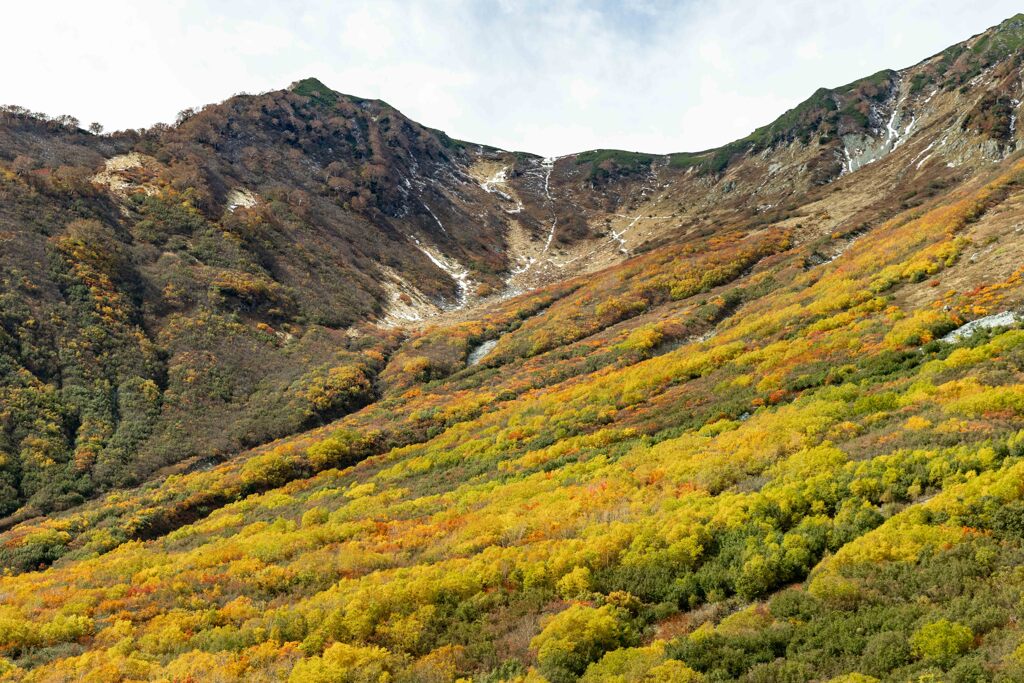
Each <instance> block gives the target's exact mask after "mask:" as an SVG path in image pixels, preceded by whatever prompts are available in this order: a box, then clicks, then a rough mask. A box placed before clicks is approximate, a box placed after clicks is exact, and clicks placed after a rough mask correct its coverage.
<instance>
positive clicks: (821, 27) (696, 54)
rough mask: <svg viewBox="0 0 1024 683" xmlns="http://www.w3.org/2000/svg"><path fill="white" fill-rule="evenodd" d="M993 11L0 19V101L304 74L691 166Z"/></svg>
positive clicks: (482, 123) (248, 13)
mask: <svg viewBox="0 0 1024 683" xmlns="http://www.w3.org/2000/svg"><path fill="white" fill-rule="evenodd" d="M1019 8H1020V6H1019V3H1014V2H1003V1H1001V0H986V2H984V3H981V2H963V0H956V1H953V0H928V1H927V2H926V1H923V0H922V1H917V0H908V1H903V2H896V1H895V0H888V1H882V0H859V1H858V2H853V3H851V2H848V1H843V2H829V1H828V0H786V1H780V2H763V1H762V2H757V1H755V0H735V1H733V2H718V1H715V0H705V1H700V0H696V1H689V2H684V1H677V2H661V1H658V0H640V1H636V2H608V1H601V0H589V1H583V0H580V1H578V2H577V1H574V0H565V1H557V0H552V1H543V0H538V1H532V0H523V1H520V2H514V1H512V0H504V1H494V2H485V1H483V0H477V1H469V0H467V1H464V2H460V1H451V2H441V1H435V2H429V3H428V2H422V3H417V2H412V1H411V0H374V1H371V2H356V1H326V0H290V1H288V2H268V1H263V2H257V1H249V2H232V1H221V2H199V1H195V0H164V1H162V2H149V1H148V0H132V1H130V2H116V1H111V2H103V1H90V2H85V1H82V0H76V1H68V2H63V1H62V2H53V1H49V2H40V1H38V0H37V1H36V2H17V3H5V6H4V8H3V12H2V15H3V27H2V28H0V38H2V41H3V45H4V53H5V54H6V58H5V64H4V67H3V69H2V70H0V102H5V103H10V104H20V105H23V106H27V107H30V108H31V109H33V110H37V111H44V112H46V113H48V114H72V115H74V116H77V117H78V118H80V119H81V120H82V121H83V124H84V123H85V122H89V121H100V122H101V123H103V124H104V125H105V126H106V127H107V129H108V130H110V129H115V128H136V127H141V126H148V125H150V124H152V123H155V122H157V121H166V122H169V121H172V120H173V119H174V116H175V114H176V113H177V112H178V111H179V110H181V109H183V108H185V107H187V106H195V105H201V104H205V103H208V102H215V101H219V100H222V99H225V98H226V97H228V96H230V95H232V94H234V93H237V92H261V91H265V90H273V89H277V88H283V87H285V86H287V85H288V84H289V83H290V82H292V81H294V80H297V79H299V78H302V77H305V76H316V77H318V78H320V79H321V80H322V81H324V82H325V83H326V84H327V85H329V86H330V87H332V88H334V89H335V90H339V91H341V92H346V93H351V94H354V95H360V96H363V97H376V98H380V99H383V100H386V101H387V102H389V103H390V104H392V105H394V106H395V107H397V108H399V109H400V110H402V111H403V112H404V113H405V114H406V115H408V116H410V117H412V118H413V119H416V120H417V121H419V122H421V123H424V124H426V125H429V126H432V127H435V128H441V129H443V130H445V131H447V132H448V133H449V134H450V135H452V136H453V137H457V138H461V139H465V140H471V141H474V142H483V143H488V144H493V145H496V146H499V147H504V148H507V149H523V150H528V151H531V152H537V153H541V154H549V155H554V154H565V153H568V152H573V151H580V150H584V149H591V148H595V147H617V148H624V149H634V150H644V151H651V152H669V151H682V150H690V151H692V150H698V149H705V148H707V147H712V146H716V145H719V144H722V143H724V142H728V141H730V140H733V139H735V138H738V137H742V136H743V135H746V134H747V133H749V132H750V131H751V130H753V129H754V128H755V127H757V126H759V125H762V124H765V123H767V122H769V121H771V120H772V119H774V118H775V117H776V116H778V115H779V114H781V113H782V112H783V111H785V110H786V109H788V108H790V107H792V106H794V105H795V104H797V103H798V102H800V101H801V100H803V99H804V98H806V97H807V96H808V95H810V94H811V93H812V92H813V91H814V90H815V89H816V88H817V87H819V86H837V85H842V84H843V83H847V82H849V81H852V80H854V79H856V78H859V77H861V76H866V75H868V74H871V73H874V72H875V71H878V70H880V69H883V68H886V67H893V68H900V67H904V66H909V65H910V64H913V63H915V62H917V61H919V60H921V59H923V58H925V57H927V56H929V55H931V54H933V53H935V52H938V51H939V50H941V49H943V48H944V47H946V46H948V45H950V44H952V43H955V42H958V41H960V40H963V39H965V38H967V37H968V36H970V35H973V34H975V33H978V32H980V31H982V30H984V29H985V28H987V27H988V26H991V25H993V24H996V23H999V21H1001V20H1002V19H1005V18H1006V17H1008V16H1010V15H1012V14H1014V13H1015V12H1016V11H1017V10H1018V9H1019Z"/></svg>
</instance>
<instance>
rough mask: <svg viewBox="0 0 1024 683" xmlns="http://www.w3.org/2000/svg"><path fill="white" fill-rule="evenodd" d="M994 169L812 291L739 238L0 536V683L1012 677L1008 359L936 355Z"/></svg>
mask: <svg viewBox="0 0 1024 683" xmlns="http://www.w3.org/2000/svg"><path fill="white" fill-rule="evenodd" d="M1022 171H1024V167H1022V166H1020V165H1014V164H1013V163H1012V162H1007V163H1006V164H1004V165H1003V166H1002V167H1001V168H1000V169H998V170H997V171H994V172H992V173H991V174H989V175H988V176H987V177H979V178H978V179H976V180H975V181H973V182H970V183H967V184H966V185H965V186H963V187H962V188H960V189H955V190H952V191H950V192H948V193H946V194H945V195H943V196H941V197H938V198H936V199H933V200H931V201H930V202H929V203H928V204H926V205H925V206H924V207H921V208H918V209H912V210H909V211H907V212H903V213H901V214H899V215H897V216H896V217H895V218H892V219H891V220H888V221H886V222H884V223H882V224H880V225H878V226H876V227H873V228H871V227H870V226H869V227H868V228H867V229H866V230H862V231H857V232H856V234H848V235H836V236H833V237H831V238H830V239H833V240H834V241H835V244H836V246H837V249H836V250H835V252H836V254H837V255H835V258H834V259H833V260H831V261H827V262H821V261H822V259H820V258H815V254H816V249H817V247H818V246H819V245H815V244H808V243H796V242H795V241H794V239H793V234H792V232H793V229H792V228H791V227H787V226H784V225H783V226H773V225H767V226H764V225H760V226H752V227H751V228H750V229H747V230H744V229H737V230H735V231H731V232H726V233H719V234H716V235H714V236H708V237H695V238H693V239H692V240H688V241H682V242H681V243H679V244H676V245H673V246H670V247H665V248H662V249H659V250H655V251H652V252H651V253H649V254H645V255H643V256H640V257H638V258H636V259H633V260H630V261H627V262H626V263H624V264H622V265H620V266H617V267H614V268H612V269H609V270H606V271H602V272H600V273H598V274H595V275H592V276H589V277H587V278H584V279H581V280H578V281H569V282H567V283H565V284H563V285H560V286H558V287H556V288H553V289H550V290H541V291H539V292H537V293H536V294H534V295H531V296H530V297H528V298H526V299H523V300H514V301H511V302H508V303H507V304H506V305H505V307H504V308H502V309H499V310H498V311H496V312H495V314H494V315H493V316H492V317H490V318H487V319H480V320H477V321H468V322H465V323H461V324H459V325H457V326H455V327H453V328H449V329H438V330H434V331H428V332H426V333H424V335H423V336H421V337H419V338H417V339H414V340H412V341H410V342H408V343H407V344H406V346H404V347H403V348H402V349H400V350H399V352H398V354H397V355H396V358H398V359H404V360H403V361H401V362H398V361H393V362H392V363H391V364H390V365H389V367H388V369H386V370H385V372H384V373H383V375H382V377H383V379H382V381H384V382H385V384H386V386H385V390H384V398H383V399H382V400H381V401H379V402H378V403H375V404H374V405H371V406H369V407H367V408H365V409H363V410H362V411H360V412H357V413H355V414H353V415H350V416H348V417H346V418H343V419H342V420H340V421H339V422H337V423H334V424H333V425H331V426H329V427H327V428H324V429H321V430H318V431H316V432H312V433H308V434H304V435H302V436H300V437H296V438H293V439H289V440H285V441H282V442H279V443H277V444H272V445H271V446H268V447H264V448H261V449H258V450H257V451H253V452H251V453H245V454H242V455H241V456H239V457H238V458H236V459H233V460H231V461H229V462H228V463H226V464H224V465H221V466H218V467H216V468H213V469H208V470H200V471H195V472H192V473H187V474H182V475H178V476H174V477H171V478H169V479H167V480H165V481H162V482H160V483H159V484H154V485H151V486H149V487H147V488H143V489H135V490H127V491H124V492H120V493H116V494H112V495H110V496H108V497H106V498H104V499H101V500H99V501H97V502H96V503H93V504H90V505H87V506H85V507H83V508H81V509H79V510H76V511H74V512H72V513H69V514H68V515H66V516H62V517H54V518H51V519H48V520H42V521H38V522H32V523H27V524H23V525H21V526H20V527H16V528H15V529H13V530H11V531H10V532H7V533H6V534H4V536H3V537H2V543H3V557H4V563H5V565H9V566H11V567H12V569H13V570H15V571H17V572H21V573H17V574H14V575H11V576H8V577H5V578H3V579H0V594H2V595H4V598H5V600H4V604H3V606H2V607H0V650H2V652H3V655H4V657H5V658H6V659H5V660H4V663H3V664H2V666H3V667H4V669H6V670H7V673H6V674H5V675H6V676H7V677H8V678H10V679H12V680H104V681H107V680H130V679H166V680H281V679H291V680H295V681H307V680H308V681H349V680H353V681H355V680H359V681H362V680H374V681H378V680H409V681H433V680H438V681H446V680H455V679H456V678H457V677H460V676H461V677H475V679H477V680H490V681H497V680H519V679H523V678H524V677H525V678H526V679H528V680H543V679H546V680H549V681H553V682H557V681H571V680H575V679H576V678H577V677H579V676H583V677H584V680H623V681H639V680H671V681H679V680H681V681H688V680H702V677H703V679H704V680H733V679H740V680H750V681H776V680H796V681H802V680H807V681H810V680H829V679H830V678H832V677H838V676H842V675H846V674H852V673H854V672H857V673H860V674H864V675H870V676H874V677H877V678H880V679H887V680H908V679H915V680H916V679H917V678H918V677H919V676H926V675H934V676H935V677H936V678H937V679H938V680H944V678H943V677H946V678H948V679H949V680H993V679H994V680H1019V679H1020V678H1021V676H1024V669H1022V668H1021V667H1022V662H1024V656H1021V655H1020V654H1018V653H1017V648H1018V644H1019V643H1020V642H1021V640H1022V636H1024V634H1022V633H1020V630H1019V627H1018V626H1017V621H1018V619H1019V617H1021V616H1022V615H1021V597H1022V595H1024V579H1022V577H1020V576H1019V572H1018V570H1017V569H1016V566H1017V565H1018V564H1019V562H1020V560H1021V536H1020V533H1021V531H1020V529H1021V526H1020V519H1019V517H1020V509H1024V506H1022V504H1021V500H1020V499H1021V495H1022V493H1024V479H1022V477H1021V473H1020V472H1021V467H1024V465H1022V464H1021V457H1022V454H1024V448H1022V445H1021V438H1022V437H1021V436H1020V435H1019V434H1020V430H1021V428H1022V427H1024V420H1022V415H1024V384H1022V376H1021V364H1022V359H1024V333H1022V332H1021V331H1018V330H1016V329H1005V328H995V329H990V330H982V331H981V332H979V333H977V334H975V335H973V336H969V337H966V338H961V339H959V340H958V341H956V342H954V343H946V342H941V341H937V338H938V337H940V336H942V335H943V334H945V333H947V332H949V331H951V330H953V329H955V328H956V327H958V326H959V325H961V324H963V323H964V322H966V321H967V320H970V319H974V318H978V317H981V316H984V315H988V314H992V313H999V312H1002V311H1005V310H1014V309H1016V307H1018V306H1019V305H1020V303H1021V299H1022V296H1024V290H1022V286H1024V283H1022V281H1021V272H1020V271H1019V270H1018V268H1019V263H1018V260H1017V259H1015V258H1013V255H1014V254H1019V253H1020V249H1021V247H1022V246H1024V231H1022V230H1021V229H1020V222H1019V219H1018V216H1020V215H1021V213H1020V207H1021V202H1022V200H1024V176H1022ZM488 338H495V339H497V340H498V343H497V345H496V347H495V348H494V350H493V351H492V352H491V353H490V354H489V355H488V356H486V357H485V358H484V360H483V361H482V362H481V363H480V364H479V365H476V366H473V367H470V368H465V369H460V367H459V361H460V360H461V359H463V358H464V357H465V354H466V352H467V351H468V350H469V348H470V347H471V346H472V345H474V344H476V343H478V342H480V341H482V340H484V339H488ZM245 494H251V495H248V497H245V498H242V499H241V500H236V499H237V498H239V497H241V496H244V495H245ZM56 558H59V559H57V561H56V563H55V564H54V565H53V566H52V567H50V568H48V569H45V570H39V571H36V570H31V568H32V567H34V566H36V565H40V564H42V565H45V564H46V563H48V562H50V561H52V560H54V559H56ZM24 570H30V571H24ZM615 676H620V677H621V678H615ZM645 677H647V678H645ZM979 677H980V678H979ZM841 680H857V681H859V680H870V679H864V678H856V677H853V678H847V679H841Z"/></svg>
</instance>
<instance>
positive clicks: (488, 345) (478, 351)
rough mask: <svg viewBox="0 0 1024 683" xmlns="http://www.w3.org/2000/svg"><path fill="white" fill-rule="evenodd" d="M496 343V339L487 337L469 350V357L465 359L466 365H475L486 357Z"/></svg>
mask: <svg viewBox="0 0 1024 683" xmlns="http://www.w3.org/2000/svg"><path fill="white" fill-rule="evenodd" d="M497 345H498V340H497V339H489V340H487V341H485V342H484V343H482V344H480V345H479V346H477V347H476V348H475V349H473V350H472V351H470V353H469V358H467V359H466V365H467V366H469V367H472V366H474V365H477V364H478V363H479V362H480V361H482V360H483V359H484V358H486V357H487V354H489V353H490V352H491V351H493V350H494V347H495V346H497Z"/></svg>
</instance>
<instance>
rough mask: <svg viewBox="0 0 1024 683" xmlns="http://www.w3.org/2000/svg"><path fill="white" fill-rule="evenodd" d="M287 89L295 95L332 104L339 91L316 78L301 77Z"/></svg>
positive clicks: (335, 100) (336, 98) (336, 99)
mask: <svg viewBox="0 0 1024 683" xmlns="http://www.w3.org/2000/svg"><path fill="white" fill-rule="evenodd" d="M288 90H290V91H292V92H293V93H295V94H297V95H302V96H304V97H310V98H312V99H314V100H316V101H317V102H320V103H322V104H334V103H335V102H337V101H338V97H339V96H340V93H338V92H336V91H334V90H331V89H330V88H328V87H327V86H326V85H324V84H323V81H321V80H320V79H318V78H312V77H310V78H303V79H301V80H298V81H295V82H294V83H292V84H291V85H289V86H288Z"/></svg>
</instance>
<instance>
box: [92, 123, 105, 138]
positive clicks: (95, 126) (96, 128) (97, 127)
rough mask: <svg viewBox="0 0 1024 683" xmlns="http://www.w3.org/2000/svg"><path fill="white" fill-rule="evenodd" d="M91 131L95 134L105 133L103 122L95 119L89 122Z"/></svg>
mask: <svg viewBox="0 0 1024 683" xmlns="http://www.w3.org/2000/svg"><path fill="white" fill-rule="evenodd" d="M89 132H90V133H92V134H93V135H103V124H102V123H100V122H99V121H93V122H92V123H90V124H89Z"/></svg>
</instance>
